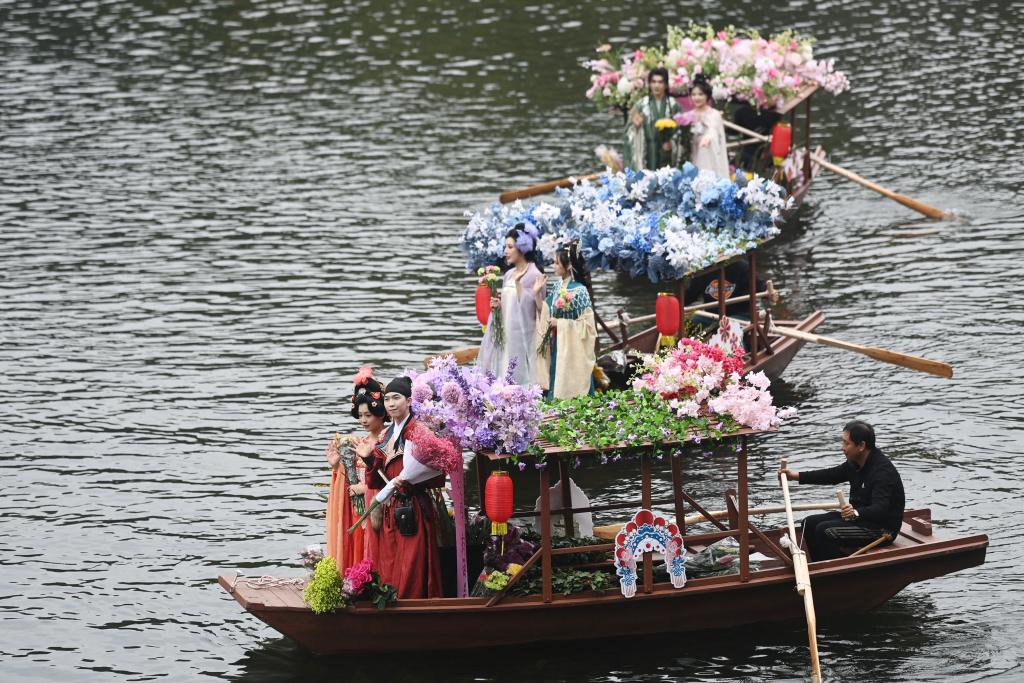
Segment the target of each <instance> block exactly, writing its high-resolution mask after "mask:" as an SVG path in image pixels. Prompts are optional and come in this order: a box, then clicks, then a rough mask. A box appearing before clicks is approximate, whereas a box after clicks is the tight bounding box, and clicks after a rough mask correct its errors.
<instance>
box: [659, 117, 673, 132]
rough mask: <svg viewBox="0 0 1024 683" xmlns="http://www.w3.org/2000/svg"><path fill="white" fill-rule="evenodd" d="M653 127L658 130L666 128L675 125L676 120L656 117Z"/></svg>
mask: <svg viewBox="0 0 1024 683" xmlns="http://www.w3.org/2000/svg"><path fill="white" fill-rule="evenodd" d="M654 127H655V128H657V129H658V130H667V129H671V128H675V127H676V122H675V120H673V119H658V120H657V121H655V122H654Z"/></svg>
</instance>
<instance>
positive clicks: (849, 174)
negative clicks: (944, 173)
mask: <svg viewBox="0 0 1024 683" xmlns="http://www.w3.org/2000/svg"><path fill="white" fill-rule="evenodd" d="M722 123H724V124H725V126H726V127H727V128H732V129H733V130H735V131H738V132H740V133H743V134H744V135H749V136H751V137H754V138H757V139H759V140H761V141H762V142H770V141H771V137H769V136H767V135H761V134H760V133H757V132H754V131H752V130H750V129H749V128H744V127H743V126H738V125H736V124H735V123H733V122H732V121H723V122H722ZM811 161H813V162H814V163H816V164H818V165H819V166H821V167H822V168H826V169H828V170H829V171H832V172H833V173H836V174H838V175H841V176H843V177H844V178H846V179H848V180H852V181H853V182H855V183H857V184H858V185H863V186H864V187H866V188H868V189H869V190H874V191H875V192H877V193H878V194H880V195H882V196H884V197H888V198H889V199H892V200H893V201H897V202H899V203H900V204H902V205H903V206H905V207H907V208H908V209H913V210H914V211H917V212H918V213H921V214H924V215H925V216H928V217H929V218H955V217H956V216H955V214H952V213H950V212H948V211H943V210H942V209H936V208H935V207H934V206H929V205H928V204H925V203H924V202H919V201H917V200H916V199H911V198H910V197H908V196H906V195H902V194H900V193H899V192H893V191H892V190H890V189H888V188H885V187H882V186H881V185H879V184H877V183H873V182H871V181H870V180H868V179H867V178H864V177H862V176H859V175H857V174H856V173H854V172H853V171H848V170H847V169H845V168H843V167H842V166H837V165H836V164H833V163H832V162H831V161H827V160H825V159H824V158H823V157H820V156H816V155H814V154H811Z"/></svg>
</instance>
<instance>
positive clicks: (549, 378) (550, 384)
mask: <svg viewBox="0 0 1024 683" xmlns="http://www.w3.org/2000/svg"><path fill="white" fill-rule="evenodd" d="M554 267H555V275H556V276H557V277H558V281H557V282H556V283H555V285H554V286H553V287H552V288H551V291H550V292H549V293H548V295H547V298H546V299H545V300H544V302H543V303H542V304H540V306H539V308H540V318H539V320H538V321H537V344H538V348H537V364H536V368H535V370H534V381H535V382H536V383H537V384H539V385H540V386H541V388H543V389H544V390H545V395H546V396H547V397H548V398H573V397H574V396H583V395H585V394H592V393H594V364H595V362H596V361H597V348H596V343H597V327H596V326H595V324H594V308H593V305H592V304H591V298H590V291H591V287H590V273H589V272H587V266H586V264H585V263H584V261H583V257H582V255H581V254H580V245H579V242H572V243H571V244H569V245H567V246H565V247H562V248H560V249H558V250H557V251H556V252H555V263H554ZM545 280H546V278H544V279H542V280H541V281H539V282H538V283H537V289H536V294H537V296H538V298H539V297H540V296H543V292H544V285H545V284H546V282H545Z"/></svg>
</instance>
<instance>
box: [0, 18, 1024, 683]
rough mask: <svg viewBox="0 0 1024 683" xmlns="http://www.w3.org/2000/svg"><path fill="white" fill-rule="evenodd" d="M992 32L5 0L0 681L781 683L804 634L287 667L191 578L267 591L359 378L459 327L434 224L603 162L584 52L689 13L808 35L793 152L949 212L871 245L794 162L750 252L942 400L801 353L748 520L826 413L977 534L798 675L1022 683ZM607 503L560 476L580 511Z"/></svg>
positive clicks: (1002, 47)
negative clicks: (836, 79)
mask: <svg viewBox="0 0 1024 683" xmlns="http://www.w3.org/2000/svg"><path fill="white" fill-rule="evenodd" d="M1021 9H1022V8H1021V6H1020V4H1019V3H1017V4H1016V6H1015V5H1014V4H1013V3H1002V5H1001V6H996V5H995V4H992V5H991V6H988V5H985V4H982V3H970V2H956V1H954V2H943V3H939V2H914V1H911V2H901V3H895V2H882V3H878V2H867V1H866V0H865V1H859V2H824V3H816V4H814V3H793V4H790V5H785V4H783V3H780V4H778V5H777V6H773V7H771V8H770V9H766V6H765V5H764V4H763V3H755V2H730V3H715V4H713V5H706V6H703V7H702V6H698V5H686V6H682V5H678V4H675V3H646V4H644V5H642V6H634V5H632V4H623V3H620V4H610V3H603V2H590V3H581V4H578V5H571V6H570V5H564V6H563V5H561V4H556V3H537V4H533V5H521V4H518V3H492V4H485V3H458V4H452V5H450V6H449V5H443V4H442V3H424V4H414V3H409V2H401V1H394V2H387V3H384V2H376V1H374V2H351V3H315V2H310V1H308V0H280V1H278V2H271V3H249V2H235V3H228V2H213V1H212V0H200V1H198V2H135V3H132V2H122V1H118V0H106V1H103V2H99V1H86V2H68V3H64V4H57V3H47V2H29V1H26V0H15V1H13V2H11V1H3V0H0V377H2V380H0V482H2V491H3V495H2V497H0V564H2V569H0V572H2V574H0V575H2V581H0V677H2V679H3V680H5V681H7V680H54V679H60V680H82V681H92V680H108V679H119V680H121V679H123V680H148V679H157V678H164V679H167V680H175V681H177V680H192V679H198V678H204V677H221V678H235V679H245V680H254V681H259V680H291V679H297V680H308V679H312V678H325V677H330V678H333V677H337V678H338V679H339V680H360V681H368V680H375V681H380V680H397V679H401V680H409V681H413V680H437V681H452V680H460V681H462V680H465V681H468V680H508V681H513V680H515V681H519V680H553V681H585V680H586V681H590V680H593V681H640V680H643V681H647V680H716V681H719V680H720V681H759V680H800V679H802V678H803V677H804V676H805V675H806V673H807V656H806V646H805V635H804V629H803V625H802V624H801V623H798V622H792V623H786V624H781V625H772V626H762V627H754V628H744V629H737V630H733V631H725V632H713V633H704V634H701V635H695V636H694V635H691V636H679V637H675V638H665V639H658V640H655V641H652V642H635V641H631V640H624V641H623V642H622V643H612V644H608V643H603V644H599V645H593V644H587V643H581V644H579V645H576V646H567V647H561V648H558V649H551V648H510V649H509V650H508V651H505V652H500V653H489V654H487V655H465V656H462V655H460V656H457V657H453V656H437V657H428V658H426V659H415V660H414V659H412V658H404V659H403V658H384V659H365V660H354V661H347V660H340V659H327V660H324V659H319V660H318V659H315V658H312V657H310V656H308V655H306V654H304V653H302V652H301V651H299V650H298V649H297V648H296V647H295V646H294V645H293V644H292V643H291V642H290V641H288V640H285V639H282V638H280V637H278V636H277V635H276V634H275V633H274V632H273V631H271V630H269V629H267V628H264V627H263V626H262V625H261V624H260V622H258V621H257V620H255V619H254V618H252V617H250V616H248V615H247V614H245V613H244V612H243V611H242V610H241V609H240V608H239V607H238V606H237V605H236V604H235V603H234V601H232V600H231V599H230V598H229V597H228V596H227V595H226V594H225V593H224V592H223V591H222V590H221V589H220V588H219V587H218V586H216V585H215V583H214V582H213V578H214V577H215V576H216V575H217V574H218V573H220V572H225V571H231V570H234V569H241V570H242V571H245V572H246V573H248V574H263V573H266V574H282V573H291V574H297V573H299V571H300V570H299V569H298V568H297V566H296V565H295V562H294V560H295V557H296V554H297V553H298V551H299V550H300V549H301V548H302V547H303V546H304V545H306V544H307V543H313V542H316V541H318V540H319V538H320V533H321V532H322V526H321V524H322V522H321V520H322V510H323V504H322V502H321V501H320V499H319V498H318V497H317V495H316V493H315V491H314V490H313V488H312V487H311V483H312V482H315V481H324V480H326V477H327V475H326V469H325V467H324V465H323V457H322V450H323V445H324V441H325V439H326V437H327V435H328V434H329V433H330V432H332V431H334V430H335V429H349V428H355V425H354V424H352V422H351V420H350V419H349V418H348V417H347V416H346V415H345V414H344V413H343V412H342V411H341V407H342V406H343V404H344V400H345V392H346V391H349V378H350V377H351V375H352V374H353V373H354V372H355V371H356V370H357V369H358V367H359V365H361V364H363V363H371V364H373V365H375V366H376V367H377V368H378V371H379V373H380V374H382V375H384V376H391V375H392V374H394V373H396V372H397V371H399V370H401V369H402V368H403V367H407V366H413V365H416V364H417V363H418V362H419V360H420V359H421V358H422V356H423V355H424V354H427V353H433V352H437V351H440V350H442V349H445V348H451V347H455V346H462V345H468V344H471V343H474V341H475V339H476V336H477V333H478V331H479V328H478V327H477V325H476V323H475V320H474V317H473V313H472V304H471V292H470V289H471V282H470V280H469V279H468V278H466V277H465V275H464V273H463V270H462V263H461V259H460V256H459V253H458V249H457V241H458V236H459V234H460V232H461V229H462V227H463V225H464V219H463V217H462V212H463V211H464V210H466V209H472V208H475V207H479V206H482V205H484V204H485V203H487V202H490V201H492V200H493V199H494V198H495V197H496V195H497V194H498V193H499V192H500V191H503V190H506V189H510V188H513V187H517V186H521V185H525V184H530V183H533V182H538V181H541V180H545V179H549V178H555V177H561V176H563V175H566V174H568V173H571V172H582V171H587V170H591V169H592V168H594V167H595V162H594V160H593V158H592V151H591V150H592V149H593V147H594V146H595V145H596V144H598V143H600V142H617V125H616V124H617V119H615V118H613V117H610V116H608V115H606V114H602V113H600V112H597V111H595V110H594V109H593V108H592V107H591V106H590V104H589V103H588V102H587V101H585V100H584V99H583V92H584V91H585V89H586V87H587V81H586V72H585V71H584V70H583V69H581V68H579V67H578V66H577V64H578V63H579V61H580V60H581V59H582V58H584V57H586V56H588V54H589V51H590V50H591V49H592V48H593V46H594V45H596V44H597V43H598V42H599V41H600V40H602V39H605V38H611V39H614V40H618V41H620V42H624V41H628V42H636V43H643V42H650V41H657V40H660V38H661V35H662V33H663V27H664V24H665V23H666V22H672V23H685V21H686V20H687V19H689V18H694V19H697V20H700V21H705V20H706V21H711V22H714V23H715V24H719V25H720V24H723V23H734V24H737V25H741V26H742V25H753V26H756V27H759V28H761V29H765V30H768V31H771V30H774V29H781V28H785V27H794V28H797V29H800V30H802V31H805V32H808V33H811V34H814V35H816V36H817V37H818V38H819V41H820V43H819V47H818V53H819V55H820V56H829V57H836V58H837V59H838V61H839V63H840V67H841V68H843V69H845V70H846V71H847V72H848V74H849V76H850V79H851V81H852V83H853V88H852V90H851V91H850V92H848V93H845V94H843V95H841V96H839V97H836V98H831V97H828V96H824V97H820V98H819V99H818V102H817V108H816V113H815V116H816V123H817V126H816V138H817V140H818V142H820V143H821V144H823V145H824V146H825V147H826V148H827V149H828V150H829V152H830V153H831V154H832V155H833V159H834V160H836V161H838V162H839V163H841V164H844V165H846V166H848V167H850V168H852V169H854V170H856V171H858V172H860V173H862V174H863V175H865V176H868V177H870V178H872V179H874V180H876V181H878V182H880V183H882V184H884V185H887V186H891V187H893V188H895V189H897V190H899V191H901V192H904V193H906V194H909V195H911V196H914V197H917V198H919V199H921V200H923V201H926V202H928V203H931V204H935V205H939V206H942V207H944V208H950V209H955V210H957V211H959V212H961V213H962V214H963V215H964V217H965V219H964V220H963V221H962V222H959V223H943V224H941V225H939V226H938V232H937V233H935V234H931V235H926V236H920V237H903V236H899V232H900V231H901V230H910V231H911V232H913V231H918V230H922V229H924V228H917V227H911V226H915V225H916V224H918V223H920V222H921V221H920V219H919V218H918V217H917V216H916V215H914V214H912V213H911V212H909V211H908V210H906V209H904V208H902V207H900V206H898V205H896V204H893V203H891V202H888V201H886V200H883V199H881V198H880V197H878V196H877V195H874V194H872V193H870V192H868V191H867V190H863V189H860V188H857V187H855V186H852V185H850V184H849V183H847V182H845V181H842V180H840V179H838V178H835V177H828V176H827V175H824V174H823V175H821V176H819V180H818V182H816V183H815V185H814V187H813V188H812V190H811V193H810V195H809V196H808V199H807V201H806V203H805V205H804V206H803V207H802V208H801V210H800V212H799V214H798V216H797V218H796V220H795V221H794V222H793V223H791V224H790V225H789V226H788V228H787V231H786V233H785V234H784V236H783V237H782V238H781V239H778V240H776V242H775V243H774V244H773V245H772V246H771V247H770V248H769V249H767V251H766V253H765V255H764V256H763V257H762V258H761V261H762V263H763V264H764V265H765V267H766V269H767V270H768V272H769V274H770V275H771V277H772V278H773V280H774V282H775V283H776V286H777V287H781V288H782V289H783V290H784V291H785V298H784V307H783V308H784V309H786V310H789V311H790V312H792V313H794V314H801V315H802V314H807V313H810V312H811V311H813V310H815V309H819V308H820V309H822V310H824V311H825V313H826V316H827V320H826V323H825V324H824V326H823V327H822V328H821V329H820V330H819V331H821V332H822V333H825V334H831V335H834V336H838V337H842V338H846V339H850V340H852V341H858V342H864V343H874V344H877V345H880V346H885V347H888V348H893V349H899V350H903V351H907V352H910V353H916V354H919V355H925V356H929V357H934V358H939V359H943V360H945V361H948V362H950V363H952V364H953V365H954V367H955V368H956V378H955V379H954V380H952V381H946V380H941V379H937V378H933V377H930V376H927V375H920V374H915V373H912V372H910V371H906V370H901V369H898V368H896V367H894V366H888V365H881V364H878V363H876V362H873V361H871V360H869V359H867V358H865V357H861V356H856V355H851V354H844V353H842V352H840V351H836V350H830V349H826V348H807V349H805V350H804V351H803V352H802V353H801V354H800V355H799V356H798V357H797V359H796V360H795V362H794V363H793V364H792V365H791V366H790V368H789V369H788V371H787V372H786V375H785V379H784V381H782V382H780V383H778V385H777V396H778V401H779V402H780V403H782V404H792V405H796V406H797V407H799V408H800V411H801V416H800V417H799V418H798V419H797V420H796V421H795V422H794V423H793V424H792V425H791V426H789V427H787V429H786V430H785V431H783V432H782V433H780V434H778V435H776V436H773V437H771V438H770V439H764V440H761V441H760V442H758V443H757V445H756V450H755V454H754V457H753V461H752V468H751V470H752V471H751V474H752V477H753V478H754V483H753V485H752V495H753V497H754V499H755V500H756V501H758V502H761V501H775V500H777V499H778V493H777V487H776V486H775V484H774V483H773V481H772V477H771V473H772V472H773V471H774V468H775V463H776V462H777V459H778V458H779V457H781V456H783V455H785V456H788V457H789V458H790V461H791V462H792V463H794V464H795V466H796V467H797V468H798V469H799V468H800V466H801V465H803V466H812V467H813V466H820V465H825V464H827V463H832V462H836V461H837V460H838V458H840V457H841V453H840V450H839V445H838V439H839V429H840V428H841V425H842V424H843V423H844V422H845V421H846V420H847V419H850V418H852V417H855V416H860V417H863V418H865V419H868V420H869V421H871V422H873V423H874V424H875V425H876V427H877V429H878V432H879V438H880V443H881V445H882V446H883V448H885V449H886V451H887V452H888V453H889V454H890V456H892V457H893V458H894V459H895V461H896V462H897V464H898V466H899V468H900V470H901V472H902V474H903V478H904V481H905V482H906V484H907V489H908V499H909V503H910V504H911V505H913V506H931V507H932V509H933V514H934V516H935V517H936V518H937V519H940V520H944V521H942V522H941V527H942V531H945V532H949V533H960V534H966V533H973V532H977V531H984V532H986V533H988V534H989V535H990V537H991V547H990V550H989V556H988V562H987V563H986V564H985V565H984V566H983V567H981V568H978V569H974V570H971V571H967V572H963V573H961V574H958V575H954V576H949V577H945V578H941V579H937V580H933V581H930V582H927V583H924V584H919V585H915V586H912V587H910V588H908V589H907V590H905V591H904V592H903V593H901V594H900V595H899V596H897V597H896V598H895V599H893V600H892V601H890V602H889V603H888V604H887V605H886V606H885V607H883V608H882V609H880V610H877V611H875V612H873V613H870V614H868V615H864V616H858V617H856V618H850V619H844V620H841V621H825V622H823V623H822V624H821V625H820V635H819V642H820V646H821V653H822V662H823V665H824V668H825V672H826V676H827V678H828V679H829V680H837V681H947V680H951V681H974V680H1007V681H1011V680H1022V679H1024V669H1022V667H1021V662H1022V660H1024V654H1022V648H1021V646H1020V640H1021V639H1020V630H1021V627H1022V626H1024V604H1022V588H1024V572H1022V571H1021V568H1020V560H1021V552H1020V550H1019V546H1018V540H1017V534H1018V533H1020V532H1021V531H1022V530H1024V525H1022V523H1021V521H1020V519H1021V513H1022V512H1024V505H1022V504H1021V497H1020V494H1019V491H1018V486H1017V482H1018V480H1019V470H1020V458H1021V455H1022V450H1024V449H1022V448H1021V443H1020V442H1021V431H1020V430H1021V423H1022V420H1021V412H1022V410H1024V399H1022V392H1021V388H1020V387H1021V386H1024V384H1022V380H1024V372H1022V371H1021V369H1020V362H1019V361H1018V360H1017V356H1018V355H1019V348H1020V344H1019V340H1020V338H1021V332H1022V329H1024V326H1022V323H1024V307H1022V305H1021V303H1020V302H1021V296H1022V295H1024V284H1022V280H1024V266H1022V265H1021V253H1022V247H1024V239H1022V238H1021V237H1020V235H1021V232H1022V229H1024V209H1022V208H1021V194H1020V191H1019V182H1020V178H1019V177H1020V158H1021V154H1022V152H1024V145H1022V143H1021V142H1020V140H1021V138H1022V136H1024V125H1022V120H1024V119H1022V117H1021V116H1020V104H1019V103H1020V100H1021V95H1022V92H1021V90H1022V88H1021V79H1020V72H1021V70H1022V67H1024V64H1022V58H1021V53H1020V50H1019V45H1018V42H1019V41H1018V40H1017V36H1018V35H1019V34H1020V32H1021V29H1022V28H1024V27H1022V23H1024V22H1022V21H1021V18H1020V17H1021V16H1022V12H1021ZM631 291H633V290H632V289H631V287H630V286H628V285H625V284H622V283H620V282H618V281H616V280H615V279H614V278H609V277H603V278H599V279H598V293H599V296H600V305H599V309H600V310H603V311H606V312H608V313H611V312H613V311H614V310H615V309H616V308H617V307H619V306H623V305H625V306H626V307H627V308H628V309H629V310H631V311H632V312H633V313H636V314H639V313H644V312H647V310H646V306H645V304H644V302H642V301H640V302H636V301H631V300H630V299H629V296H628V295H629V294H630V292H631ZM730 471H731V470H730V469H729V468H728V467H727V464H726V463H725V462H720V461H716V460H702V459H696V460H694V461H692V462H689V463H688V464H687V468H686V475H685V476H686V477H687V480H688V481H690V482H693V484H694V486H695V490H696V492H697V493H698V497H699V498H701V499H702V500H704V501H706V502H707V503H708V505H709V506H717V504H718V501H720V500H721V494H722V491H723V490H724V489H725V488H726V487H727V486H728V485H729V483H730V482H729V480H728V479H729V477H728V474H729V472H730ZM636 479H637V477H636V473H635V472H633V471H632V470H631V469H629V468H628V467H625V466H623V467H609V468H606V469H602V470H594V469H588V470H583V471H582V472H580V473H579V475H578V481H579V482H580V483H581V485H583V486H584V488H585V489H586V490H587V491H588V492H591V493H592V494H593V497H595V498H597V499H599V500H601V501H604V502H607V501H610V500H615V499H617V498H621V497H623V496H626V495H629V494H630V492H631V489H632V488H633V487H634V486H635V482H636ZM822 493H823V492H822V491H817V492H809V491H807V490H802V491H798V497H799V498H800V499H801V500H812V499H818V498H819V497H820V495H821V494H822ZM528 494H529V495H528ZM530 495H532V492H528V491H527V492H523V497H524V499H525V498H528V497H529V496H530ZM524 502H525V500H524ZM609 521H610V520H609Z"/></svg>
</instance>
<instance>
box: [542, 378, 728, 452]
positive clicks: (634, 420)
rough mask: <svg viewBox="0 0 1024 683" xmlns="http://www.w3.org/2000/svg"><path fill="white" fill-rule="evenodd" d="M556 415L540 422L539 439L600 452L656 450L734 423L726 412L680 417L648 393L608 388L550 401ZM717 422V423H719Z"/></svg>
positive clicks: (724, 429)
mask: <svg viewBox="0 0 1024 683" xmlns="http://www.w3.org/2000/svg"><path fill="white" fill-rule="evenodd" d="M553 408H554V410H556V411H557V414H558V417H557V419H555V420H548V421H545V422H544V423H543V424H542V425H541V429H540V437H541V438H542V439H544V440H546V441H549V442H551V443H555V444H557V445H558V446H560V447H561V448H564V449H567V450H568V449H575V448H583V447H585V446H591V447H593V448H595V449H596V450H598V451H600V452H601V453H602V454H604V455H614V454H623V453H625V452H627V451H630V450H636V449H637V448H638V447H645V446H652V447H653V448H654V450H659V449H660V447H661V446H663V445H664V444H666V443H671V442H682V441H685V440H686V439H688V438H690V436H691V435H693V434H697V435H700V436H701V437H702V438H715V439H717V438H721V436H722V434H724V433H728V432H732V431H735V430H736V429H737V427H738V425H737V424H736V422H735V420H733V419H732V418H731V417H729V416H723V415H714V416H710V417H709V416H698V417H679V416H677V415H676V414H675V413H674V412H673V410H672V409H671V408H670V407H669V405H668V403H667V402H666V401H665V400H663V399H662V398H661V397H660V396H658V395H657V394H655V393H653V392H650V391H639V392H637V391H632V390H625V391H609V392H606V393H604V394H599V395H597V396H579V397H576V398H572V399H566V400H562V401H556V402H555V403H554V404H553ZM719 425H720V426H719Z"/></svg>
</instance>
